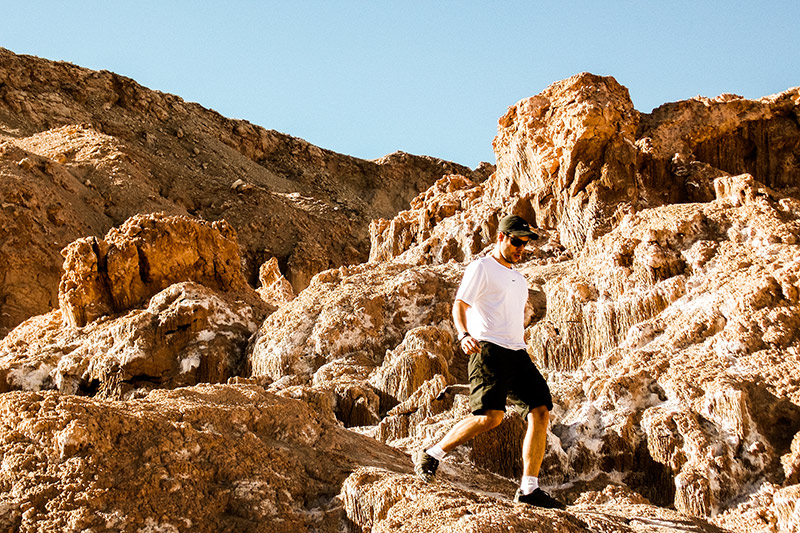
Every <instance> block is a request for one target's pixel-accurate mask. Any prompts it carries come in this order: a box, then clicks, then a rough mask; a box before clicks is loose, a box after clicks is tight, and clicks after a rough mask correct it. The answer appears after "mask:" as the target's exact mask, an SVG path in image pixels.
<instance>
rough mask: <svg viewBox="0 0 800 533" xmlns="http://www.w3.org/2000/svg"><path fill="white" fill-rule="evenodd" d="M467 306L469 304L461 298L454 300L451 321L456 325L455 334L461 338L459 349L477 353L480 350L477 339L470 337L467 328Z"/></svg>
mask: <svg viewBox="0 0 800 533" xmlns="http://www.w3.org/2000/svg"><path fill="white" fill-rule="evenodd" d="M469 307H470V306H469V304H467V303H466V302H465V301H463V300H456V301H455V302H454V303H453V322H454V323H455V325H456V334H457V335H458V338H460V339H461V342H460V344H461V349H462V350H464V353H467V354H469V353H477V352H479V351H480V350H481V346H480V344H478V341H477V339H474V338H472V336H471V335H469V331H468V330H467V309H469ZM464 333H467V335H466V336H464ZM462 337H463V338H462Z"/></svg>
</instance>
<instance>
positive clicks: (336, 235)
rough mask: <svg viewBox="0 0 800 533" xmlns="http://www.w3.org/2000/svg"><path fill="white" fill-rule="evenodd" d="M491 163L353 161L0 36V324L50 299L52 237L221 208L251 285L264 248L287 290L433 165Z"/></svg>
mask: <svg viewBox="0 0 800 533" xmlns="http://www.w3.org/2000/svg"><path fill="white" fill-rule="evenodd" d="M492 170H493V168H492V167H491V166H488V165H483V166H481V167H479V168H478V169H476V171H475V172H474V173H473V172H472V171H471V170H470V169H468V168H466V167H463V166H461V165H456V164H453V163H450V162H447V161H442V160H439V159H435V158H432V157H427V156H413V155H410V154H405V153H401V152H398V153H395V154H391V155H388V156H386V157H383V158H381V159H378V160H375V161H365V160H361V159H357V158H353V157H349V156H345V155H341V154H337V153H334V152H331V151H329V150H324V149H321V148H318V147H316V146H313V145H311V144H309V143H307V142H305V141H303V140H302V139H297V138H294V137H290V136H288V135H284V134H281V133H278V132H276V131H272V130H266V129H264V128H260V127H257V126H255V125H253V124H250V123H249V122H246V121H242V120H231V119H227V118H225V117H222V116H220V115H219V114H218V113H216V112H214V111H210V110H208V109H204V108H203V107H201V106H199V105H197V104H194V103H191V102H185V101H183V100H182V99H181V98H179V97H177V96H174V95H170V94H164V93H160V92H157V91H152V90H149V89H147V88H145V87H142V86H141V85H139V84H137V83H136V82H135V81H133V80H131V79H129V78H125V77H123V76H119V75H117V74H114V73H112V72H107V71H102V72H97V71H92V70H88V69H84V68H80V67H77V66H75V65H72V64H69V63H61V62H59V63H56V62H52V61H46V60H43V59H39V58H35V57H30V56H20V55H15V54H13V53H12V52H10V51H8V50H5V49H0V195H2V202H1V205H0V269H2V271H3V272H4V273H5V275H4V276H3V277H2V279H0V335H3V334H5V333H6V332H7V331H8V329H10V328H11V327H13V326H15V325H17V324H19V323H20V322H22V321H23V320H24V319H26V318H28V317H30V316H32V315H35V314H40V313H45V312H48V311H49V310H50V309H52V308H53V307H55V305H56V295H57V290H58V280H59V273H58V267H59V266H60V263H61V258H60V257H59V255H58V254H59V251H60V250H61V249H62V248H63V247H64V246H66V245H67V244H69V243H70V242H72V241H74V240H76V239H78V238H82V237H86V236H94V237H97V238H100V237H102V236H103V235H104V234H105V233H106V232H108V231H109V230H110V229H111V228H112V227H115V226H119V225H121V224H122V223H123V222H124V221H125V220H127V219H128V218H130V217H132V216H134V215H136V214H139V213H153V212H165V213H169V214H180V215H192V216H196V217H199V218H203V219H205V220H209V221H214V220H221V219H225V220H226V221H227V222H228V223H229V224H230V225H231V226H232V227H233V228H234V229H235V230H236V232H237V233H238V235H239V243H240V245H241V246H242V256H243V258H244V262H245V265H244V266H245V277H246V278H247V279H248V280H249V281H250V283H251V284H253V285H255V284H256V280H257V275H258V269H259V267H260V266H261V265H262V264H263V263H264V262H265V261H267V260H268V259H270V258H272V257H276V258H277V259H278V261H279V263H280V266H281V271H282V273H283V274H284V275H285V276H286V277H287V279H288V280H289V281H290V282H291V283H292V286H293V287H294V289H295V290H300V289H302V288H304V287H305V286H306V285H307V284H308V281H309V280H310V279H311V277H312V276H313V275H314V274H316V273H317V272H319V271H321V270H326V269H328V268H333V267H338V266H339V265H342V264H351V263H358V262H361V261H364V260H366V259H367V256H368V251H369V230H368V227H369V223H370V221H371V220H372V219H373V218H377V217H392V216H394V214H396V213H397V212H398V211H400V210H401V209H404V208H405V207H406V206H407V205H408V202H409V200H411V199H412V198H413V197H414V196H416V195H417V194H419V193H420V192H422V191H424V190H425V189H426V188H428V187H429V186H430V185H431V184H432V183H434V182H435V181H436V180H437V179H439V178H440V177H441V176H443V175H445V174H451V173H460V174H465V175H468V176H473V177H475V179H478V180H480V179H483V178H485V177H486V176H487V175H488V174H489V173H491V172H492ZM31 273H32V274H35V275H30V274H31Z"/></svg>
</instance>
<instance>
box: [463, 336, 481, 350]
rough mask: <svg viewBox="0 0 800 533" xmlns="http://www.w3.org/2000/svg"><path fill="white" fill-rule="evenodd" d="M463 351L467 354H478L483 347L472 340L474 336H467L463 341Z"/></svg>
mask: <svg viewBox="0 0 800 533" xmlns="http://www.w3.org/2000/svg"><path fill="white" fill-rule="evenodd" d="M461 349H462V350H464V353H465V354H472V353H478V352H480V351H481V345H480V343H478V341H477V340H475V339H473V338H472V335H467V336H466V337H464V338H463V339H461Z"/></svg>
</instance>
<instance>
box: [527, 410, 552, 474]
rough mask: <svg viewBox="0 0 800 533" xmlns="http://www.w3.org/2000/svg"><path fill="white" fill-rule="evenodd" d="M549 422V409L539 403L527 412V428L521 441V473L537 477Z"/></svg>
mask: <svg viewBox="0 0 800 533" xmlns="http://www.w3.org/2000/svg"><path fill="white" fill-rule="evenodd" d="M549 424H550V411H548V410H547V407H545V406H543V405H540V406H539V407H535V408H533V409H531V411H530V412H529V413H528V430H527V431H526V432H525V440H523V441H522V475H523V476H533V477H539V468H541V466H542V461H543V460H544V450H545V447H546V445H547V426H548V425H549Z"/></svg>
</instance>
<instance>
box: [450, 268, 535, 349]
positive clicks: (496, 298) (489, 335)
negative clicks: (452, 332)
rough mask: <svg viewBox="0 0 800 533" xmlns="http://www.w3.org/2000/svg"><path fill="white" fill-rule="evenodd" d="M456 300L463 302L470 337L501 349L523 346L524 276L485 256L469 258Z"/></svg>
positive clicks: (525, 288)
mask: <svg viewBox="0 0 800 533" xmlns="http://www.w3.org/2000/svg"><path fill="white" fill-rule="evenodd" d="M456 300H461V301H463V302H464V303H466V304H467V305H469V306H470V307H469V309H467V331H469V334H470V335H472V337H473V338H475V339H478V340H482V341H489V342H493V343H495V344H498V345H500V346H503V347H505V348H509V349H512V350H518V349H522V348H525V341H524V340H523V336H524V332H525V323H524V321H525V302H527V301H528V283H527V281H525V277H524V276H523V275H522V274H520V273H519V272H517V271H516V270H513V269H511V268H506V267H504V266H503V265H501V264H500V263H498V262H497V260H496V259H495V258H494V257H492V256H490V255H487V256H486V257H482V258H480V259H477V260H475V261H473V262H472V263H470V264H469V266H467V270H466V271H465V272H464V279H462V280H461V286H460V287H459V288H458V292H457V293H456Z"/></svg>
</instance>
